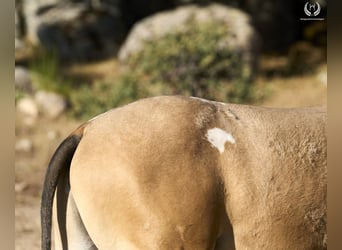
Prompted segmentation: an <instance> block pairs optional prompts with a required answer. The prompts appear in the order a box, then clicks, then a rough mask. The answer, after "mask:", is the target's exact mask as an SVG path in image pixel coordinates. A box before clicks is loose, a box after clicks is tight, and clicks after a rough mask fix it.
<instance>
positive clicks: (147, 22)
mask: <svg viewBox="0 0 342 250" xmlns="http://www.w3.org/2000/svg"><path fill="white" fill-rule="evenodd" d="M189 17H191V18H193V20H194V21H196V22H199V23H204V22H208V21H214V22H217V23H218V25H222V24H223V25H225V26H226V27H227V36H226V37H222V39H221V40H220V41H219V42H218V45H217V46H220V47H226V48H230V49H231V50H232V51H239V52H240V53H242V61H243V64H244V65H245V69H244V71H245V72H246V75H250V76H252V75H254V73H255V70H256V65H257V60H258V52H259V40H258V39H259V38H258V35H257V33H256V32H255V30H254V29H253V27H252V26H251V24H250V18H249V16H248V15H247V14H246V13H244V12H242V11H240V10H238V9H236V8H231V7H226V6H224V5H220V4H211V5H208V6H204V7H200V6H196V5H189V6H185V7H179V8H177V9H175V10H172V11H166V12H162V13H158V14H155V15H152V16H150V17H148V18H145V19H144V20H142V21H141V22H138V23H137V24H136V25H135V26H134V27H133V28H132V30H131V32H130V34H129V35H128V37H127V39H126V41H125V43H124V44H123V46H122V47H121V48H120V51H119V54H118V56H119V60H120V61H122V62H126V61H127V59H128V58H129V57H130V56H131V55H133V54H135V53H137V52H139V51H141V50H142V49H144V45H145V44H146V42H151V41H157V40H158V39H160V38H161V37H163V36H165V35H167V34H170V33H173V32H180V31H182V29H184V28H185V27H186V25H185V24H186V22H187V21H188V20H189Z"/></svg>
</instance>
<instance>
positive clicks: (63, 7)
mask: <svg viewBox="0 0 342 250" xmlns="http://www.w3.org/2000/svg"><path fill="white" fill-rule="evenodd" d="M96 2H98V3H99V6H98V5H96V4H95V3H96ZM24 3H25V4H24V6H25V8H24V9H25V11H26V22H27V38H28V40H29V41H30V42H31V43H32V44H34V45H38V46H39V45H41V46H43V47H45V48H48V49H53V50H56V51H57V53H58V55H59V57H60V58H61V59H62V60H76V61H85V60H93V59H101V58H105V57H109V56H111V55H115V54H116V52H117V50H118V48H119V44H121V42H122V40H123V38H124V25H123V23H122V20H121V18H120V12H119V10H118V9H115V5H114V4H112V5H111V6H110V8H109V7H106V6H105V5H104V6H102V5H101V2H100V1H82V2H80V1H76V2H75V1H46V0H45V1H42V2H40V1H37V0H26V1H25V2H24ZM117 8H118V6H117Z"/></svg>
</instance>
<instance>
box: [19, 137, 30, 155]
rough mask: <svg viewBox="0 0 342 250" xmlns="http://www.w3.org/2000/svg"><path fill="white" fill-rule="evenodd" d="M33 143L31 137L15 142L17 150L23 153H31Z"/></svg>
mask: <svg viewBox="0 0 342 250" xmlns="http://www.w3.org/2000/svg"><path fill="white" fill-rule="evenodd" d="M32 150H33V144H32V142H31V141H30V140H29V139H20V140H18V141H17V142H16V144H15V151H17V152H22V153H31V152H32Z"/></svg>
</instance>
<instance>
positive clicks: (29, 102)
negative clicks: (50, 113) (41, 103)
mask: <svg viewBox="0 0 342 250" xmlns="http://www.w3.org/2000/svg"><path fill="white" fill-rule="evenodd" d="M17 112H18V113H20V114H22V115H24V116H26V117H30V118H33V119H36V118H37V117H38V114H39V111H38V106H37V104H36V102H35V101H34V100H33V98H31V97H23V98H21V99H20V100H19V101H18V102H17Z"/></svg>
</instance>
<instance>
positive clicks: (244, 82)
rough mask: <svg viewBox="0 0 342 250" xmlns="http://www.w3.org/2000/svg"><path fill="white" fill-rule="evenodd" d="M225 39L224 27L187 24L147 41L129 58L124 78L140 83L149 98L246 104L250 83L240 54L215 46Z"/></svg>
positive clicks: (210, 23)
mask: <svg viewBox="0 0 342 250" xmlns="http://www.w3.org/2000/svg"><path fill="white" fill-rule="evenodd" d="M228 32H229V31H228ZM225 37H227V28H226V26H225V24H223V23H222V24H221V23H217V22H216V23H214V22H208V23H197V22H195V21H193V20H190V21H189V22H188V23H187V25H186V27H185V29H183V30H180V31H178V32H174V33H172V34H167V35H166V36H164V37H162V38H160V39H158V40H156V41H147V42H146V45H145V47H144V49H143V50H142V51H140V52H138V53H136V54H134V55H132V56H131V57H130V58H129V60H128V65H129V70H128V72H127V73H126V74H129V75H134V76H135V79H140V83H139V84H141V85H143V87H144V88H145V90H146V91H147V93H151V94H152V95H156V94H159V95H160V94H181V95H193V96H198V97H203V98H208V99H215V100H220V101H229V100H232V99H234V100H235V101H246V100H247V99H248V98H249V97H250V95H249V91H248V90H249V88H248V87H249V86H250V82H251V81H250V79H249V76H245V75H244V70H243V65H242V57H241V53H240V52H239V51H234V50H232V49H230V48H228V47H227V46H226V45H224V46H218V44H219V43H220V42H222V39H223V38H225ZM242 90H243V91H242Z"/></svg>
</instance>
